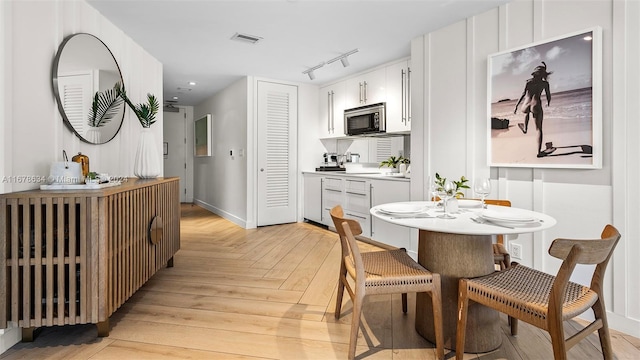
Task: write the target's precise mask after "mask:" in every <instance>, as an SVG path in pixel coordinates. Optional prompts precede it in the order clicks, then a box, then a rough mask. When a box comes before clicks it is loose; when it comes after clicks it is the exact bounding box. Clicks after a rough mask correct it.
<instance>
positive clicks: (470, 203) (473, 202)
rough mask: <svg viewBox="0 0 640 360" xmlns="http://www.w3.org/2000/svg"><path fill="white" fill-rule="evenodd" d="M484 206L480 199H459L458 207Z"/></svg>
mask: <svg viewBox="0 0 640 360" xmlns="http://www.w3.org/2000/svg"><path fill="white" fill-rule="evenodd" d="M481 206H482V201H480V200H469V199H458V207H461V208H479V207H481Z"/></svg>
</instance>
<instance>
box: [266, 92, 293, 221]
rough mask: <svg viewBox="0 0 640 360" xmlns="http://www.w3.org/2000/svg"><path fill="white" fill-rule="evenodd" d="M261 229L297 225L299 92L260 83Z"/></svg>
mask: <svg viewBox="0 0 640 360" xmlns="http://www.w3.org/2000/svg"><path fill="white" fill-rule="evenodd" d="M257 117H258V126H257V128H258V146H257V149H258V181H257V186H258V189H257V203H258V214H257V219H256V224H257V225H258V226H265V225H273V224H284V223H290V222H296V220H297V216H296V204H297V193H298V192H297V186H296V184H297V181H296V174H297V170H298V169H297V162H298V161H297V154H296V150H297V140H296V134H297V124H298V89H297V87H296V86H293V85H285V84H277V83H272V82H267V81H258V110H257Z"/></svg>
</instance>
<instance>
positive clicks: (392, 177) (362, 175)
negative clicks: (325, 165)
mask: <svg viewBox="0 0 640 360" xmlns="http://www.w3.org/2000/svg"><path fill="white" fill-rule="evenodd" d="M302 173H303V174H313V175H325V176H342V177H355V178H366V179H376V180H392V181H407V182H409V181H411V178H407V177H403V176H401V175H399V174H398V173H396V175H387V174H381V173H348V172H346V171H303V172H302Z"/></svg>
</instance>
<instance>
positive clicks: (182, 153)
mask: <svg viewBox="0 0 640 360" xmlns="http://www.w3.org/2000/svg"><path fill="white" fill-rule="evenodd" d="M178 109H179V112H168V111H165V112H164V113H163V115H162V116H163V121H162V122H163V128H162V130H163V131H162V132H163V135H162V136H163V138H164V139H163V142H164V144H163V149H164V151H165V155H164V177H180V202H186V195H187V183H186V179H187V151H186V142H187V141H186V127H187V121H186V112H185V110H184V109H183V108H178ZM190 155H191V154H190Z"/></svg>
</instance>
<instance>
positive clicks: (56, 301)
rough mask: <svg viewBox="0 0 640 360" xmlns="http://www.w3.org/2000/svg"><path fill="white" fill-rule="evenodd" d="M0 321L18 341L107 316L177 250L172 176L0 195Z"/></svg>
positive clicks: (105, 321)
mask: <svg viewBox="0 0 640 360" xmlns="http://www.w3.org/2000/svg"><path fill="white" fill-rule="evenodd" d="M0 244H1V245H2V248H1V249H2V253H1V254H0V281H1V282H2V286H0V326H2V327H7V326H8V323H9V322H10V321H11V322H14V323H15V324H17V326H18V327H21V328H22V333H23V341H30V340H32V339H33V330H34V329H35V328H38V327H42V326H54V325H74V324H96V325H97V326H98V336H108V335H109V317H110V316H111V314H113V313H114V312H115V311H116V310H117V309H118V308H119V307H120V306H121V305H122V304H123V303H124V302H125V301H127V299H129V298H130V297H131V295H133V294H134V293H135V292H136V291H137V290H138V289H139V288H140V287H141V286H142V285H144V283H145V282H146V281H147V280H149V279H150V278H151V276H153V275H154V274H155V273H156V272H157V271H158V270H159V269H161V268H162V267H164V266H169V267H171V266H173V256H174V254H175V253H176V252H177V251H178V249H179V248H180V194H179V179H178V178H157V179H137V178H130V179H127V181H125V182H123V183H122V185H119V186H114V187H109V188H104V189H97V190H47V191H44V190H31V191H22V192H15V193H8V194H0Z"/></svg>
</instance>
